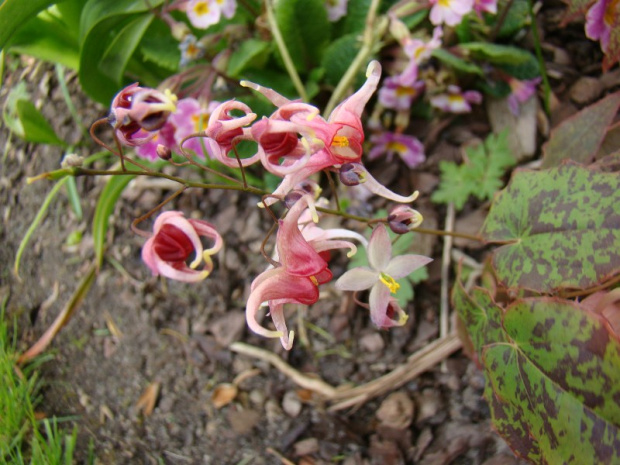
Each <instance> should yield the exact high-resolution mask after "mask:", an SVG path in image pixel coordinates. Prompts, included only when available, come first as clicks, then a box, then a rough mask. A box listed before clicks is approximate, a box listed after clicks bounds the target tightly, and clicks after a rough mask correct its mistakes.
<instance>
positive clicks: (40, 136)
mask: <svg viewBox="0 0 620 465" xmlns="http://www.w3.org/2000/svg"><path fill="white" fill-rule="evenodd" d="M2 116H3V119H4V122H5V124H6V125H7V127H8V128H9V129H10V130H11V131H12V132H13V133H15V134H16V135H17V136H19V137H21V138H22V139H24V140H26V141H28V142H38V143H40V144H54V145H60V146H66V144H65V143H64V141H62V140H61V139H60V138H59V137H58V136H57V135H56V132H55V131H54V129H53V128H52V126H51V125H50V124H49V122H48V121H47V120H46V119H45V117H44V116H43V115H42V114H41V112H40V111H39V110H37V109H36V107H35V106H34V104H33V103H32V102H31V99H30V95H29V94H28V92H27V91H26V85H25V83H24V82H20V83H19V84H18V85H17V86H15V88H13V89H12V90H11V92H10V93H9V96H8V97H7V102H6V105H5V107H4V109H3V113H2Z"/></svg>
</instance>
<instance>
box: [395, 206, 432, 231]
mask: <svg viewBox="0 0 620 465" xmlns="http://www.w3.org/2000/svg"><path fill="white" fill-rule="evenodd" d="M387 220H388V226H389V227H390V229H391V230H392V231H394V232H395V233H396V234H406V233H408V232H409V231H411V230H412V229H415V228H417V227H418V226H420V225H421V224H422V221H424V218H423V217H422V215H421V214H420V212H419V211H417V210H414V209H413V208H411V207H407V206H405V205H398V206H397V207H394V208H393V209H392V211H391V212H390V214H389V215H388V217H387Z"/></svg>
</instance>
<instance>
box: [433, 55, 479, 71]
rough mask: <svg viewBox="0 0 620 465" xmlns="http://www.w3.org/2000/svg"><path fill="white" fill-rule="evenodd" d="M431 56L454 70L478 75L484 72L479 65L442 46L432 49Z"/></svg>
mask: <svg viewBox="0 0 620 465" xmlns="http://www.w3.org/2000/svg"><path fill="white" fill-rule="evenodd" d="M432 56H433V57H435V58H437V59H438V60H439V61H441V62H442V63H443V64H445V65H447V66H449V67H450V68H453V69H454V70H456V71H460V72H462V73H468V74H477V75H479V76H483V75H484V72H483V71H482V68H480V66H478V65H476V64H474V63H472V62H470V61H466V60H463V59H462V58H459V57H457V56H456V55H454V54H452V53H450V52H449V51H447V50H444V49H442V48H436V49H434V50H433V51H432Z"/></svg>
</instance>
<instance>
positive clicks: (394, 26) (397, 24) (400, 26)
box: [390, 15, 411, 44]
mask: <svg viewBox="0 0 620 465" xmlns="http://www.w3.org/2000/svg"><path fill="white" fill-rule="evenodd" d="M390 34H391V36H392V37H394V38H395V39H396V40H397V41H398V42H400V43H401V44H402V43H404V42H405V41H406V40H407V39H409V38H410V37H411V34H410V32H409V28H408V27H407V25H406V24H405V23H403V22H402V21H401V20H400V19H398V18H397V17H396V15H390Z"/></svg>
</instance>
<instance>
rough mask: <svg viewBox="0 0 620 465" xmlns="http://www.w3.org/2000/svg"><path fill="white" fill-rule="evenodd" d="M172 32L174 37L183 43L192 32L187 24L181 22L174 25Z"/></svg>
mask: <svg viewBox="0 0 620 465" xmlns="http://www.w3.org/2000/svg"><path fill="white" fill-rule="evenodd" d="M170 32H171V33H172V37H174V38H175V39H176V40H178V41H179V42H181V41H182V40H183V39H184V38H185V36H187V35H188V34H189V33H190V32H191V31H190V30H189V27H188V26H187V24H185V23H182V22H180V21H179V22H175V23H174V24H173V26H172V28H171V29H170Z"/></svg>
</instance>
